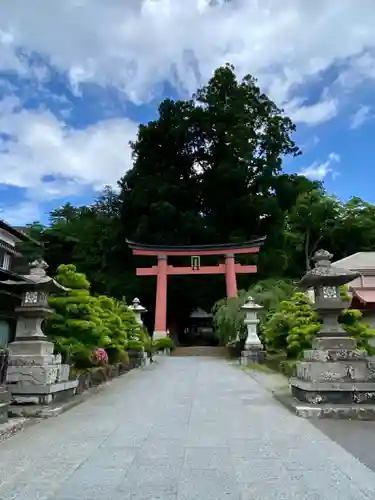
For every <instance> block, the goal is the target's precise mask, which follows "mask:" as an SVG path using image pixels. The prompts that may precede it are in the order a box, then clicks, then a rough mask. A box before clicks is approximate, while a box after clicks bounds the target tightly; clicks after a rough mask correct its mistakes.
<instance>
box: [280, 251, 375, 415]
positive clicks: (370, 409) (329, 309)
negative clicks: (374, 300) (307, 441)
mask: <svg viewBox="0 0 375 500" xmlns="http://www.w3.org/2000/svg"><path fill="white" fill-rule="evenodd" d="M331 258H332V255H331V254H330V253H329V252H327V251H324V250H319V251H318V252H316V254H315V256H314V261H315V267H314V268H313V269H312V270H310V271H308V272H307V273H306V274H305V276H304V277H303V278H302V280H301V281H300V286H301V287H302V288H304V289H308V288H310V287H312V288H313V289H314V293H315V303H314V307H315V308H316V310H317V312H318V313H319V315H320V317H321V319H322V326H321V328H320V331H319V332H318V334H317V335H316V337H315V338H314V340H313V343H312V349H308V350H305V351H304V354H303V359H302V361H299V362H298V363H297V369H296V376H295V377H293V378H292V379H291V380H290V384H291V389H292V396H293V397H294V398H295V399H294V403H293V406H294V409H295V410H296V413H297V414H298V415H299V416H302V417H305V418H308V417H315V416H318V417H331V418H360V419H373V418H375V371H374V368H373V363H372V362H371V361H370V360H369V358H368V357H367V353H366V351H363V350H360V349H358V348H357V343H356V340H355V339H354V338H351V337H350V336H349V335H348V334H347V333H346V331H345V330H344V329H343V328H342V326H341V325H340V323H339V322H338V319H339V316H340V314H341V312H342V311H343V310H344V309H345V308H347V307H348V305H349V304H348V303H346V302H345V301H343V300H342V299H341V297H340V286H341V285H344V284H346V283H349V282H350V281H352V280H353V279H355V278H356V277H357V276H358V273H356V272H352V271H348V270H345V269H338V268H337V267H334V266H332V265H331V262H330V260H331Z"/></svg>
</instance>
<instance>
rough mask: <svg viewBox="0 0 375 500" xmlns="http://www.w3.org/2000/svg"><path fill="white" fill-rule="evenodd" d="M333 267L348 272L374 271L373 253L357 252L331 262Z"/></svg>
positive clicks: (374, 256)
mask: <svg viewBox="0 0 375 500" xmlns="http://www.w3.org/2000/svg"><path fill="white" fill-rule="evenodd" d="M332 265H333V266H337V267H343V268H345V269H350V270H353V271H354V270H358V271H364V270H366V269H374V270H375V252H357V253H353V254H352V255H349V256H348V257H345V258H344V259H341V260H337V261H336V262H332Z"/></svg>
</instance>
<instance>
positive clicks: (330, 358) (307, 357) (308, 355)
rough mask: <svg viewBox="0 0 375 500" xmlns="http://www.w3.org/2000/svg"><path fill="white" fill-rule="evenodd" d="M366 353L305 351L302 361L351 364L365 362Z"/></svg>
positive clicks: (353, 351)
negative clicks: (358, 361)
mask: <svg viewBox="0 0 375 500" xmlns="http://www.w3.org/2000/svg"><path fill="white" fill-rule="evenodd" d="M367 356H368V355H367V352H366V351H361V350H359V349H307V350H306V351H304V353H303V360H304V361H321V362H335V361H346V362H349V363H350V362H352V361H357V360H366V359H367Z"/></svg>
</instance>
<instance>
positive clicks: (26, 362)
mask: <svg viewBox="0 0 375 500" xmlns="http://www.w3.org/2000/svg"><path fill="white" fill-rule="evenodd" d="M47 268H48V266H47V264H46V263H45V262H44V261H35V262H33V263H32V264H31V270H30V274H28V275H24V276H22V278H23V281H12V280H7V281H3V282H2V283H3V284H4V285H7V286H9V287H11V288H13V289H16V290H18V291H19V292H20V293H21V297H22V301H21V305H20V306H18V307H17V308H16V309H15V313H16V314H17V325H16V335H15V340H14V342H12V343H11V344H10V345H9V362H8V371H7V384H8V388H9V390H10V392H11V399H12V402H13V403H18V404H30V403H34V404H42V405H44V404H49V403H51V402H52V401H53V400H55V398H56V397H57V395H59V399H61V398H62V397H63V396H70V395H73V394H75V390H76V387H77V384H78V382H77V381H76V380H69V367H68V366H67V365H62V364H61V355H54V344H53V343H52V342H50V341H49V340H48V339H47V337H46V335H44V333H43V330H42V323H43V321H44V320H45V319H46V318H47V317H48V315H49V314H50V313H51V312H52V310H51V309H50V308H49V306H48V297H49V295H50V294H52V293H58V292H61V291H64V290H67V289H66V288H64V287H63V286H61V285H60V284H59V283H57V281H55V280H54V279H53V278H51V277H49V276H47V275H46V269H47Z"/></svg>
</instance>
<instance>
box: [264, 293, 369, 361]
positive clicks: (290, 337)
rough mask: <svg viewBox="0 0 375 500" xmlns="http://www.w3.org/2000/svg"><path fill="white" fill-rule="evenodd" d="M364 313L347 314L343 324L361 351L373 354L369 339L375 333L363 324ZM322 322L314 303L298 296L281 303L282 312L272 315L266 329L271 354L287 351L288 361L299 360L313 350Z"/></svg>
mask: <svg viewBox="0 0 375 500" xmlns="http://www.w3.org/2000/svg"><path fill="white" fill-rule="evenodd" d="M361 317H362V313H361V312H360V311H357V310H353V309H350V310H345V311H344V312H343V314H342V315H341V317H340V322H341V323H342V326H343V328H344V329H345V330H346V331H347V332H348V334H349V335H350V336H352V337H354V338H355V339H356V340H357V342H358V346H359V347H360V348H361V349H366V350H367V351H368V352H370V353H372V351H373V348H372V347H371V346H370V345H369V343H368V341H369V339H371V338H373V337H374V336H375V330H373V329H371V328H370V327H369V326H368V325H367V324H365V323H363V322H362V321H361ZM320 327H321V321H320V319H319V317H318V315H317V313H316V312H315V311H314V310H313V307H312V303H311V301H310V299H309V298H308V297H307V295H305V294H304V293H301V292H297V293H294V294H293V295H292V297H291V298H290V299H289V300H284V301H282V302H281V303H280V305H279V307H278V309H277V310H276V311H274V312H273V313H271V314H269V315H268V317H267V320H266V322H265V324H264V328H263V337H264V342H265V344H266V347H267V350H270V351H284V352H285V353H286V356H287V357H288V358H298V357H299V356H300V355H301V353H302V352H303V350H304V349H308V348H310V347H311V342H312V339H313V337H314V336H315V335H316V334H317V333H318V331H319V330H320Z"/></svg>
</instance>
